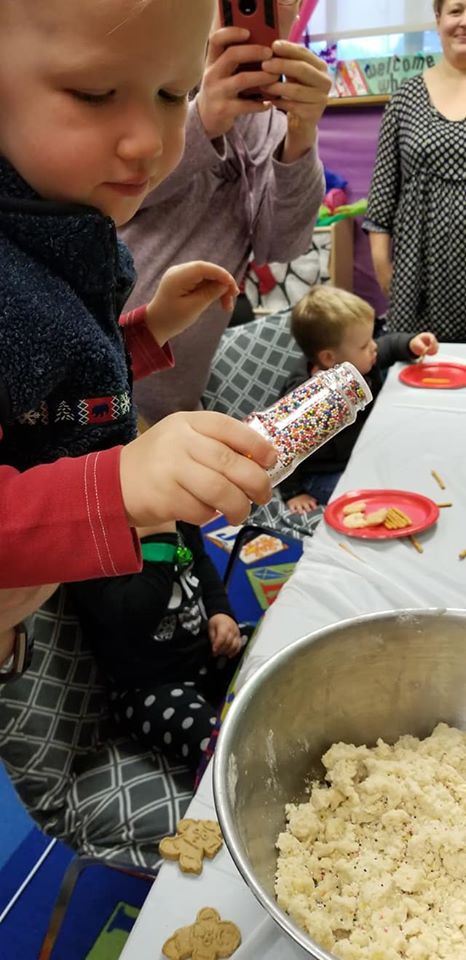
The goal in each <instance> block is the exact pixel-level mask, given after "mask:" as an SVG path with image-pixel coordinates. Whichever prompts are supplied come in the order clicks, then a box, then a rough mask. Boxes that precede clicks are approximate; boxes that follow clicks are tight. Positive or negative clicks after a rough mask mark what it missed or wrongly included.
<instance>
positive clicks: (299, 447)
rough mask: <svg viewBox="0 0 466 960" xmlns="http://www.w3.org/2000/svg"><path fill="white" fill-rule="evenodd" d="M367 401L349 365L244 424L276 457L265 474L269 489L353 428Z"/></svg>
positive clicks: (369, 397) (308, 383)
mask: <svg viewBox="0 0 466 960" xmlns="http://www.w3.org/2000/svg"><path fill="white" fill-rule="evenodd" d="M371 400H372V394H371V391H370V389H369V387H368V384H367V383H366V381H365V380H364V377H363V376H362V374H360V373H359V371H358V370H356V367H354V366H353V364H352V363H342V364H340V365H339V366H338V367H333V368H332V369H331V370H321V371H320V372H319V373H316V374H315V375H314V376H313V377H311V379H310V380H306V382H305V383H302V384H300V386H299V387H296V389H295V390H292V391H291V393H287V394H286V396H284V397H281V399H280V400H277V402H276V403H274V404H273V406H271V407H268V408H267V410H261V411H259V412H256V413H253V414H251V415H250V416H249V417H247V419H246V423H248V424H249V426H250V427H252V428H253V429H254V430H257V431H258V433H261V434H262V435H263V436H265V437H267V438H268V439H269V440H270V441H271V442H272V443H273V445H274V447H275V449H276V451H277V453H278V462H277V464H276V466H275V467H272V469H271V470H270V471H269V474H270V477H271V479H272V482H273V483H274V484H277V483H281V481H282V480H284V479H285V477H287V476H288V475H289V474H290V473H292V472H293V470H294V469H295V468H296V467H297V466H298V463H301V461H302V460H304V459H305V458H306V457H308V456H309V455H310V454H312V453H314V451H315V450H317V449H318V448H319V447H321V446H322V444H324V443H326V441H327V440H330V438H331V437H334V436H335V435H336V434H337V433H339V432H340V430H343V429H344V427H348V426H349V424H350V423H354V421H355V420H356V416H357V414H358V412H359V411H360V410H364V407H366V406H367V404H368V403H370V402H371Z"/></svg>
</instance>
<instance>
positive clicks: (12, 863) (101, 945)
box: [0, 766, 150, 960]
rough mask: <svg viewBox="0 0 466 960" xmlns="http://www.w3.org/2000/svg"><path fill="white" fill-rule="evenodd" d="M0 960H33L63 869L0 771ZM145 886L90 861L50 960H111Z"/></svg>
mask: <svg viewBox="0 0 466 960" xmlns="http://www.w3.org/2000/svg"><path fill="white" fill-rule="evenodd" d="M0 809H1V811H2V818H1V821H0V960H38V958H39V956H40V950H41V946H42V944H43V941H44V937H45V935H46V933H47V929H48V926H49V921H50V917H51V914H52V910H53V907H54V904H55V901H56V898H57V896H58V893H59V891H60V888H61V885H62V881H63V877H64V875H65V873H66V870H67V868H68V867H69V865H70V864H71V863H72V862H75V861H76V858H75V855H74V853H73V852H72V850H70V849H69V848H68V847H67V846H65V844H63V843H61V842H59V841H53V840H51V839H50V837H46V836H45V835H44V834H43V833H42V832H41V831H40V830H39V829H38V828H37V827H36V826H35V824H34V823H33V821H32V820H31V818H30V817H29V816H28V814H27V813H26V812H25V810H24V808H23V807H22V805H21V803H20V801H19V800H18V797H17V796H16V794H15V793H14V791H13V789H12V787H11V785H10V783H9V781H8V779H7V778H6V775H5V773H4V771H3V769H2V768H1V766H0ZM149 888H150V881H148V880H147V879H145V878H143V877H133V876H129V875H127V874H124V873H120V872H117V871H115V870H113V869H110V868H109V867H107V866H105V865H103V864H100V863H97V864H95V863H91V864H89V865H87V866H86V867H85V869H84V870H83V872H82V873H81V874H80V875H79V879H78V880H77V883H76V886H75V887H74V889H73V891H72V894H71V896H70V899H69V902H68V904H67V908H66V914H65V919H64V922H63V924H62V927H61V929H60V932H59V936H58V938H57V940H56V943H55V944H54V945H53V949H52V950H51V952H50V951H49V953H48V954H47V956H48V957H49V960H65V958H66V960H118V957H119V956H120V954H121V952H122V950H123V947H124V945H125V943H126V940H127V939H128V936H129V934H130V931H131V928H132V926H133V924H134V922H135V919H136V917H137V915H138V913H139V910H140V908H141V906H142V904H143V903H144V900H145V898H146V897H147V894H148V891H149Z"/></svg>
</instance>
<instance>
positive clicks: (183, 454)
mask: <svg viewBox="0 0 466 960" xmlns="http://www.w3.org/2000/svg"><path fill="white" fill-rule="evenodd" d="M276 460H277V455H276V453H275V450H274V449H273V447H272V445H271V444H270V443H268V441H267V440H265V439H264V438H263V437H261V436H260V435H259V434H258V433H256V432H255V430H252V429H251V428H250V427H248V426H247V425H246V424H244V423H241V422H240V421H239V420H233V419H232V418H231V417H227V416H225V414H223V413H213V412H211V411H207V410H203V411H194V412H191V413H173V414H171V416H169V417H165V419H164V420H161V421H160V422H159V423H157V424H156V425H155V426H154V427H151V428H150V430H146V431H145V433H142V434H141V435H140V436H139V437H137V438H136V440H133V441H132V442H131V443H129V444H128V445H127V446H126V447H123V449H122V451H121V457H120V481H121V491H122V496H123V503H124V506H125V509H126V515H127V517H128V521H129V523H130V525H131V526H132V527H143V526H152V525H153V524H160V523H165V522H166V521H167V520H168V521H170V520H173V519H175V520H185V521H186V522H187V523H194V524H197V525H198V526H200V525H202V524H203V523H206V522H207V521H208V520H211V519H212V517H213V516H214V515H215V513H216V512H218V513H223V514H225V516H226V518H227V520H228V521H229V523H233V524H238V523H241V521H242V520H244V519H245V518H246V517H247V516H248V515H249V512H250V509H251V503H252V502H254V503H259V504H260V503H267V502H268V500H270V497H271V493H272V489H271V483H270V478H269V476H268V474H267V473H266V469H267V468H268V467H271V466H273V465H274V464H275V463H276Z"/></svg>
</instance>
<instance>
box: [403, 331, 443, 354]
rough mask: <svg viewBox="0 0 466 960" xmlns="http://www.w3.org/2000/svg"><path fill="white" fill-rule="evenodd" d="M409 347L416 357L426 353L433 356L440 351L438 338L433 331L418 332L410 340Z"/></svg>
mask: <svg viewBox="0 0 466 960" xmlns="http://www.w3.org/2000/svg"><path fill="white" fill-rule="evenodd" d="M409 349H410V350H411V353H414V355H415V356H416V357H423V356H425V355H426V354H427V355H428V356H430V357H433V356H434V355H435V354H436V353H438V340H437V337H435V336H434V334H433V333H417V334H416V336H415V337H413V338H412V340H410V341H409Z"/></svg>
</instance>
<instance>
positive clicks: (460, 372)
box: [400, 363, 466, 390]
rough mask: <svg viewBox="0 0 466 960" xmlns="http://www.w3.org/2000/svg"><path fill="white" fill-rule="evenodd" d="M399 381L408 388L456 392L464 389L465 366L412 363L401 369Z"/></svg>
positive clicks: (465, 381)
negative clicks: (461, 388)
mask: <svg viewBox="0 0 466 960" xmlns="http://www.w3.org/2000/svg"><path fill="white" fill-rule="evenodd" d="M400 380H401V382H402V383H406V385H407V386H408V387H421V388H422V389H423V390H458V389H459V388H460V387H466V366H464V364H462V363H412V364H411V366H410V367H403V369H402V370H401V372H400Z"/></svg>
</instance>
